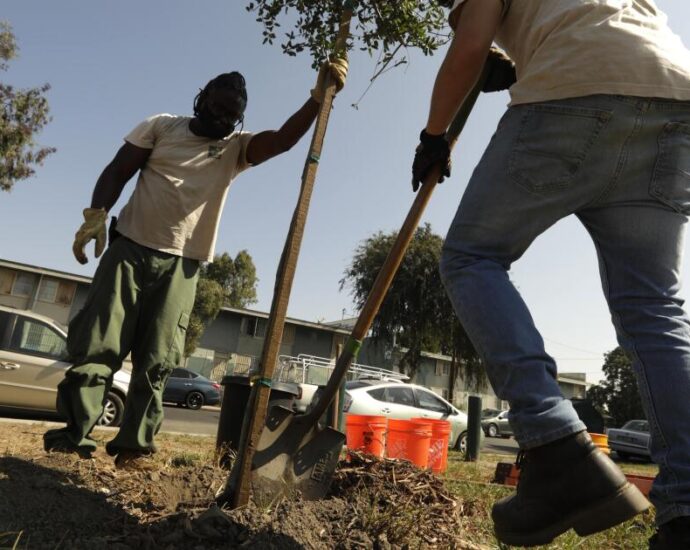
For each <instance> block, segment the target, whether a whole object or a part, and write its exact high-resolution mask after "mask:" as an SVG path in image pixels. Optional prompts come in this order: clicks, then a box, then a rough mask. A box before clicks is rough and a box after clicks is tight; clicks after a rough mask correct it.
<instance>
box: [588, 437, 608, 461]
mask: <svg viewBox="0 0 690 550" xmlns="http://www.w3.org/2000/svg"><path fill="white" fill-rule="evenodd" d="M589 436H590V437H591V438H592V443H594V444H595V445H596V446H597V447H599V448H600V449H601V450H602V451H603V452H604V453H605V454H607V455H609V454H611V449H610V448H609V436H608V435H606V434H595V433H592V432H589Z"/></svg>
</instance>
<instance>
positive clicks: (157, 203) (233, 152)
mask: <svg viewBox="0 0 690 550" xmlns="http://www.w3.org/2000/svg"><path fill="white" fill-rule="evenodd" d="M190 120H191V118H190V117H183V116H174V115H169V114H160V115H154V116H152V117H150V118H147V119H146V120H145V121H143V122H142V123H141V124H139V125H138V126H137V127H136V128H134V130H132V131H131V132H130V133H129V134H128V135H127V136H126V137H125V140H126V141H127V142H129V143H131V144H132V145H135V146H137V147H142V148H145V149H151V155H150V156H149V158H148V161H147V162H146V165H145V166H144V168H143V169H142V170H141V172H140V174H139V178H138V180H137V183H136V187H135V188H134V192H133V193H132V196H131V197H130V199H129V202H127V204H126V205H125V207H124V208H123V209H122V211H121V212H120V215H119V217H118V221H117V230H118V231H119V232H120V233H121V234H122V235H124V236H125V237H127V238H129V239H131V240H133V241H134V242H136V243H139V244H141V245H143V246H146V247H149V248H153V249H155V250H159V251H161V252H167V253H170V254H174V255H176V256H184V257H185V258H192V259H196V260H201V261H212V260H213V255H214V251H215V244H216V239H217V234H218V225H219V223H220V216H221V213H222V210H223V206H224V204H225V199H226V197H227V193H228V189H229V187H230V184H231V182H232V181H233V179H234V178H235V177H236V176H237V175H238V174H239V173H240V172H242V171H243V170H245V169H246V168H247V167H248V166H249V165H248V163H247V158H246V151H247V144H248V143H249V141H250V139H251V137H252V134H250V133H248V132H235V133H233V134H231V135H230V136H227V137H225V138H223V139H218V140H217V139H210V138H206V137H200V136H197V135H195V134H194V133H193V132H192V131H191V130H190V129H189V122H190Z"/></svg>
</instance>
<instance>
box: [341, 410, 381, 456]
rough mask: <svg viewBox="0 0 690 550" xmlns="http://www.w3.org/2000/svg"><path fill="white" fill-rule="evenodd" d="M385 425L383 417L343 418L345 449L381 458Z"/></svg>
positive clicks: (355, 415)
mask: <svg viewBox="0 0 690 550" xmlns="http://www.w3.org/2000/svg"><path fill="white" fill-rule="evenodd" d="M386 424H387V419H386V417H385V416H368V415H360V414H348V415H347V416H346V417H345V436H346V438H347V443H346V445H347V448H348V449H352V450H356V451H364V452H365V453H369V454H371V455H374V456H378V457H379V458H383V450H384V448H385V438H386Z"/></svg>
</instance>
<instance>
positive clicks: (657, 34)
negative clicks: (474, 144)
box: [451, 0, 690, 105]
mask: <svg viewBox="0 0 690 550" xmlns="http://www.w3.org/2000/svg"><path fill="white" fill-rule="evenodd" d="M465 1H466V0H456V2H455V5H454V7H453V9H455V8H456V7H458V6H460V5H461V4H463V3H464V2H465ZM502 1H503V4H504V16H503V21H502V23H501V25H500V28H499V30H498V32H497V35H496V43H497V44H498V45H499V46H501V47H502V48H503V49H504V50H505V51H506V53H507V54H508V55H509V56H510V57H511V58H512V59H513V61H515V65H516V71H517V77H518V80H517V82H516V83H515V84H514V85H513V87H512V88H511V89H510V95H511V104H512V105H517V104H521V103H532V102H538V101H550V100H555V99H565V98H571V97H582V96H587V95H593V94H618V95H629V96H637V97H656V98H667V99H675V100H690V52H688V50H687V49H686V48H685V46H684V45H683V43H682V41H681V40H680V38H679V37H678V36H677V35H675V34H674V33H673V31H671V29H670V28H669V26H668V21H667V17H666V15H665V14H664V13H663V12H662V11H661V10H660V9H659V8H658V7H657V6H656V4H655V3H654V0H502ZM451 13H452V11H451Z"/></svg>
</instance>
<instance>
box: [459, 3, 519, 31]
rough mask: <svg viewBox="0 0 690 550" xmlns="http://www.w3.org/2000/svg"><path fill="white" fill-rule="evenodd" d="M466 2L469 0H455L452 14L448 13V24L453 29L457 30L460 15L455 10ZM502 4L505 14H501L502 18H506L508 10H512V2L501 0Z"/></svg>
mask: <svg viewBox="0 0 690 550" xmlns="http://www.w3.org/2000/svg"><path fill="white" fill-rule="evenodd" d="M465 2H467V0H455V1H454V2H453V5H452V6H451V8H450V12H449V13H448V22H449V23H450V25H451V27H453V28H455V23H457V17H458V15H460V12H455V10H456V9H457V8H459V7H460V6H462V5H463V4H464V3H465ZM501 2H502V3H503V13H501V16H502V17H505V15H506V13H507V12H508V8H510V2H511V0H501Z"/></svg>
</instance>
